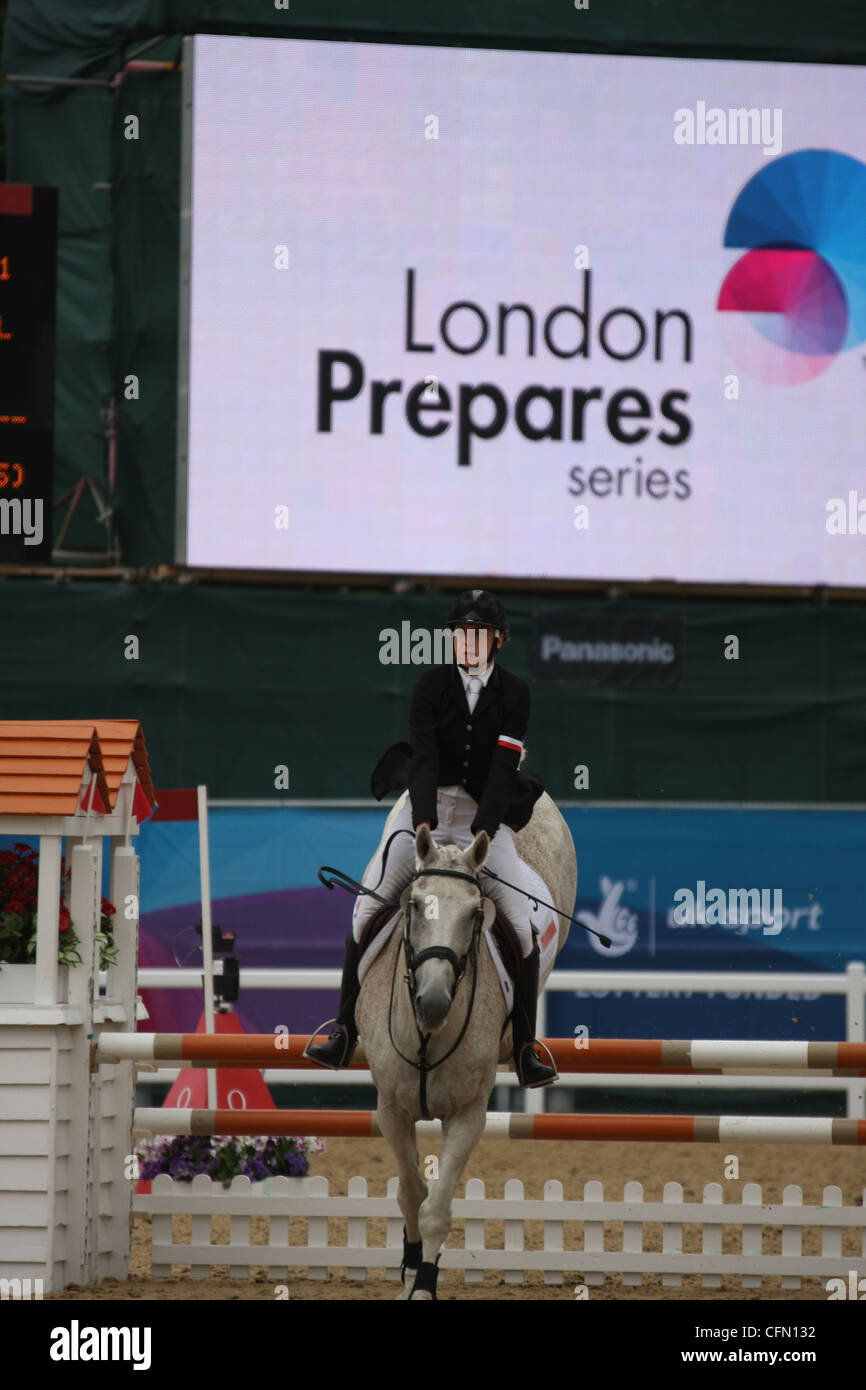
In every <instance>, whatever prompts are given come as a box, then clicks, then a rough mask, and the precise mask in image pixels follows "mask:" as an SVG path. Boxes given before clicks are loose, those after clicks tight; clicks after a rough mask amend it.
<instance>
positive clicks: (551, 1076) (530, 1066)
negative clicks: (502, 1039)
mask: <svg viewBox="0 0 866 1390" xmlns="http://www.w3.org/2000/svg"><path fill="white" fill-rule="evenodd" d="M538 963H539V950H538V942H537V941H536V942H534V943H533V947H532V950H531V951H530V953H529V955H528V956H527V957H526V959H525V960H524V962H523V967H522V969H521V972H520V974H519V976H518V977H517V984H516V986H515V990H514V1010H513V1013H512V1017H511V1028H512V1032H513V1035H514V1070H515V1071H516V1072H517V1080H518V1081H519V1082H520V1085H521V1086H525V1087H530V1088H531V1087H534V1086H549V1085H550V1083H551V1082H552V1081H556V1080H557V1078H558V1075H559V1073H558V1072H557V1070H556V1068H555V1067H549V1066H547V1064H546V1063H545V1062H542V1061H541V1059H540V1057H539V1056H538V1054H537V1052H536V1051H535V1049H534V1047H533V1043H534V1042H535V1011H536V1008H537V1006H538Z"/></svg>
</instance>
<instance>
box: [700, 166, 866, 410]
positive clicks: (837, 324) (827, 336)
mask: <svg viewBox="0 0 866 1390" xmlns="http://www.w3.org/2000/svg"><path fill="white" fill-rule="evenodd" d="M723 244H724V245H725V246H733V247H748V248H749V249H748V250H747V252H746V254H745V255H744V256H741V257H740V259H739V260H738V261H737V262H736V264H735V265H734V266H732V268H731V269H730V270H729V271H728V274H727V275H726V276H725V279H724V283H723V284H722V287H721V290H720V291H719V298H718V303H717V305H716V308H717V309H720V310H722V311H723V312H725V314H726V317H725V321H724V322H725V330H726V337H727V341H728V346H729V348H730V350H731V352H732V353H733V355H734V356H735V358H736V359H737V360H738V361H739V362H740V363H741V364H742V366H743V368H744V369H745V370H746V371H747V372H748V374H749V375H750V376H752V377H754V378H756V379H757V380H758V381H763V382H765V383H767V384H769V385H774V386H793V385H796V384H797V383H799V382H802V381H810V380H811V379H812V378H813V377H816V376H820V375H821V373H822V372H824V371H826V370H827V368H828V367H829V366H830V365H831V363H833V362H834V361H835V360H836V358H837V356H838V355H839V353H840V352H845V351H846V350H847V349H848V348H851V347H854V346H855V345H856V344H857V343H862V342H863V340H864V338H866V165H864V164H862V163H861V162H860V160H859V159H853V158H852V157H851V156H850V155H847V154H837V153H836V152H835V151H833V150H800V151H798V152H797V153H796V154H788V155H783V156H782V157H781V158H780V159H775V160H773V162H772V164H768V165H767V166H766V168H764V169H762V170H761V171H760V172H759V173H757V174H755V176H754V178H751V179H750V180H749V182H748V183H747V184H746V186H745V188H743V190H742V191H741V193H740V194H739V196H738V198H737V200H736V202H735V203H734V206H733V208H732V209H731V213H730V216H729V218H728V224H727V226H726V227H725V236H724V243H723Z"/></svg>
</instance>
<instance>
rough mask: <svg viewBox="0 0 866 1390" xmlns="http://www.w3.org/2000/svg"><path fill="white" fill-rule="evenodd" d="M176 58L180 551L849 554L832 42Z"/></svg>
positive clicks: (202, 52)
mask: <svg viewBox="0 0 866 1390" xmlns="http://www.w3.org/2000/svg"><path fill="white" fill-rule="evenodd" d="M191 51H192V57H193V61H192V63H191V64H189V65H188V66H189V68H190V72H189V73H188V80H189V83H190V92H191V97H192V108H191V109H192V115H191V119H190V130H189V142H188V151H187V156H188V159H187V162H188V164H189V166H190V168H191V176H190V179H189V200H190V204H191V223H190V243H191V248H190V261H189V296H188V301H187V302H186V304H185V310H184V312H185V313H188V316H189V317H188V336H189V355H188V363H187V361H186V353H185V351H184V355H183V356H184V360H183V362H182V374H185V372H186V369H187V366H188V391H189V395H188V404H189V410H188V418H187V414H186V410H184V411H183V418H182V427H181V432H180V445H181V447H180V453H181V462H182V464H183V463H184V462H185V463H186V464H187V471H186V472H185V473H183V472H182V475H181V476H182V478H184V479H185V487H186V495H185V496H184V495H183V490H182V495H181V510H180V525H179V542H178V558H179V559H181V560H185V561H186V562H187V563H188V564H190V565H195V566H224V567H243V568H251V569H260V570H261V569H264V570H302V571H323V570H324V571H341V572H350V573H359V574H360V573H370V572H383V571H384V572H386V573H394V574H407V573H408V574H436V575H448V574H460V575H484V576H495V575H503V576H504V575H507V576H516V577H518V576H519V577H555V578H564V579H628V580H649V579H675V580H679V581H684V582H698V581H704V582H716V583H739V582H746V583H762V584H763V583H771V584H817V583H825V584H833V585H840V586H850V585H857V584H862V583H863V582H864V578H866V472H864V465H863V458H864V455H863V448H864V426H866V366H864V360H866V346H864V340H866V120H864V111H866V82H864V74H863V71H862V69H857V68H845V67H830V66H813V65H809V66H803V65H794V64H769V63H741V62H717V61H701V60H689V61H684V60H668V59H643V58H626V57H598V56H585V55H575V54H561V53H539V52H510V51H509V52H504V51H499V50H483V49H466V48H435V47H414V46H396V45H383V44H350V43H330V42H314V41H296V40H279V39H249V38H240V37H216V36H200V37H197V38H196V39H195V41H194V47H193V48H192V49H191ZM184 322H185V324H186V320H185V321H184ZM185 341H186V339H185V334H184V335H182V342H184V343H185ZM182 399H184V397H182Z"/></svg>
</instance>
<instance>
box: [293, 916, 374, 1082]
mask: <svg viewBox="0 0 866 1390" xmlns="http://www.w3.org/2000/svg"><path fill="white" fill-rule="evenodd" d="M360 992H361V986H360V985H359V984H358V943H357V942H356V940H355V938H354V937H353V936H352V933H351V932H349V935H348V936H347V937H346V954H345V956H344V957H343V979H342V983H341V985H340V1012H339V1013H338V1015H337V1018H336V1020H335V1022H336V1024H337V1027H336V1028H335V1029H334V1030H333V1032H332V1033H331V1034H330V1035H329V1037H328V1041H327V1042H323V1043H313V1042H309V1043H307V1046H306V1047H305V1048H304V1056H305V1057H308V1058H309V1059H310V1061H311V1062H317V1063H318V1065H319V1066H320V1067H328V1068H329V1069H330V1070H331V1071H338V1070H339V1068H340V1067H347V1066H348V1065H349V1063H350V1062H351V1060H352V1053H353V1052H354V1051H355V1048H356V1046H357V1043H358V1030H357V1028H356V1027H355V1000H356V999H357V998H358V995H359V994H360Z"/></svg>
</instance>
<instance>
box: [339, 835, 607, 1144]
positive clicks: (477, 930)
mask: <svg viewBox="0 0 866 1390" xmlns="http://www.w3.org/2000/svg"><path fill="white" fill-rule="evenodd" d="M412 834H413V832H412V831H411V830H408V829H406V828H405V827H403V828H401V829H400V830H395V831H393V832H392V834H391V835H389V837H388V839H387V841H386V843H385V848H384V851H383V854H382V869H381V872H380V874H379V880H378V883H377V884H376V887H377V888H378V886H379V883H381V882H382V879H383V878H384V876H385V865H386V864H387V862H388V851H389V849H390V848H391V843H392V841H393V840H395V839H396V837H397V836H398V835H412ZM481 872H482V873H483V874H485V875H486V876H487V877H488V878H494V879H496V880H497V881H498V882H499V883H503V884H505V886H506V888H513V889H514V890H515V892H517V893H522V894H523V896H524V897H525V898H529V900H530V902H532V903H534V904H535V905H536V906H538V904H539V903H540V904H541V906H543V907H548V908H550V910H551V912H555V913H557V915H558V916H560V917H564V918H565V920H566V921H567V922H572V923H573V924H574V926H576V927H580V928H581V930H582V931H585V932H588V933H589V935H590V936H594V937H596V938H597V939H598V940H599V941H600V942H601V943H602V945H603V946H607V947H610V945H611V940H610V937H609V936H605V935H604V934H603V933H602V932H597V931H594V930H593V928H592V927H588V926H587V925H586V923H585V922H579V921H578V920H577V918H576V917H572V916H571V915H570V914H569V913H567V912H563V911H562V908H559V907H555V906H554V904H553V903H546V902H544V901H543V900H542V899H541V898H536V897H535V896H534V894H532V893H528V892H527V891H526V889H525V888H521V887H520V885H519V884H516V883H508V881H507V880H506V879H504V878H500V876H499V874H496V873H494V872H493V870H492V869H488V868H486V867H483V868H482V870H481ZM326 873H327V874H333V875H334V877H333V878H331V879H328V878H325V874H326ZM431 874H441V875H443V876H445V877H448V878H465V879H467V880H468V882H469V883H472V884H474V885H475V887H476V888H477V889H478V893H479V901H478V904H477V906H476V908H475V922H474V925H473V928H472V939H471V941H470V943H469V946H468V948H467V949H466V951H465V952H464V953H463V955H462V956H460V957H458V956H457V953H456V951H452V950H451V947H450V946H427V947H425V948H424V950H423V951H416V950H415V948H414V947H413V945H412V939H411V937H410V935H409V932H410V925H409V920H410V914H411V911H412V902H411V892H410V893H409V895H408V896H407V897H406V904H405V906H404V905H403V901H402V898H401V900H400V901H399V902H393V901H392V900H391V899H389V898H383V897H382V895H381V894H380V893H377V892H376V891H375V889H373V888H367V887H366V886H365V885H364V884H363V883H358V882H357V881H356V880H355V879H354V878H350V877H349V875H348V874H346V873H344V872H343V870H342V869H334V868H332V867H331V866H330V865H328V864H323V865H322V866H321V868H320V869H319V870H318V875H317V876H318V878H319V879H320V881H321V882H322V883H323V884H324V885H325V887H326V888H333V887H334V885H335V884H336V885H337V887H339V888H345V889H346V891H347V892H355V893H364V894H366V895H367V896H368V897H371V898H375V899H376V901H377V902H380V903H382V904H383V905H384V906H385V907H391V908H398V907H399V908H402V910H403V938H402V943H401V944H402V947H403V954H404V956H405V958H406V974H405V975H404V976H403V979H404V980H405V981H406V984H407V986H408V988H409V999H410V1003H411V1005H412V1018H413V1019H414V1022H415V1027H416V1029H417V1030H418V1061H417V1062H413V1061H412V1059H411V1057H406V1056H404V1054H403V1053H402V1052H401V1051H400V1049H399V1048H398V1046H397V1044H396V1043H395V1042H394V1034H393V1031H392V1028H391V1019H392V1014H393V1008H394V984H395V982H396V979H397V961H398V959H399V956H400V951H399V949H398V950H397V952H396V953H395V955H394V970H393V973H392V975H391V996H390V999H389V1001H388V1037H389V1038H390V1040H391V1045H392V1047H393V1048H394V1051H395V1052H396V1053H397V1055H398V1056H399V1057H401V1058H402V1060H403V1061H404V1062H407V1063H408V1065H409V1066H410V1067H414V1068H415V1070H416V1071H417V1072H419V1073H420V1076H419V1087H420V1101H421V1114H422V1115H423V1117H424V1119H425V1120H432V1119H433V1116H432V1115H431V1114H430V1113H429V1111H428V1109H427V1073H428V1072H430V1071H434V1070H435V1069H436V1067H438V1066H440V1065H441V1064H442V1062H444V1061H445V1060H446V1059H447V1058H448V1057H450V1056H452V1054H453V1053H454V1052H455V1051H456V1049H457V1048H458V1047H459V1045H460V1043H461V1042H462V1041H463V1038H464V1035H465V1033H466V1029H467V1028H468V1027H469V1020H470V1018H471V1017H472V1006H473V1004H474V1002H475V987H476V985H477V983H478V944H479V941H480V939H481V926H482V923H483V921H484V909H483V907H482V902H483V900H484V891H483V889H482V887H481V882H480V880H479V878H478V875H477V874H467V873H464V872H463V871H462V870H461V869H417V870H416V871H415V873H414V874H413V875H412V878H411V880H410V884H409V887H410V889H411V886H412V884H413V883H416V882H417V881H418V879H419V878H427V877H428V875H431ZM437 957H438V958H439V959H440V960H447V961H449V962H450V964H451V966H452V968H453V970H454V975H455V981H454V994H452V996H451V1003H452V1005H453V1003H454V999H455V998H456V995H457V986H458V985H459V984H460V981H461V980H462V979H463V976H464V975H465V974H466V963H467V961H469V962H470V963H471V965H472V993H471V995H470V996H469V1007H468V1009H467V1010H466V1018H465V1020H464V1022H463V1027H462V1028H461V1029H460V1036H459V1037H458V1039H457V1041H456V1042H455V1044H454V1046H453V1047H451V1048H449V1049H448V1051H447V1052H446V1053H445V1056H444V1057H440V1058H439V1060H438V1061H437V1062H428V1061H427V1044H428V1043H429V1041H430V1038H431V1037H432V1034H431V1033H427V1034H426V1035H425V1034H424V1033H423V1032H422V1030H421V1029H420V1028H419V1027H418V1019H417V1017H416V1014H415V972H416V971H417V970H418V968H419V967H420V966H421V965H423V964H424V962H425V960H433V959H435V958H437ZM506 1025H507V1020H506ZM503 1031H504V1028H503Z"/></svg>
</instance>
